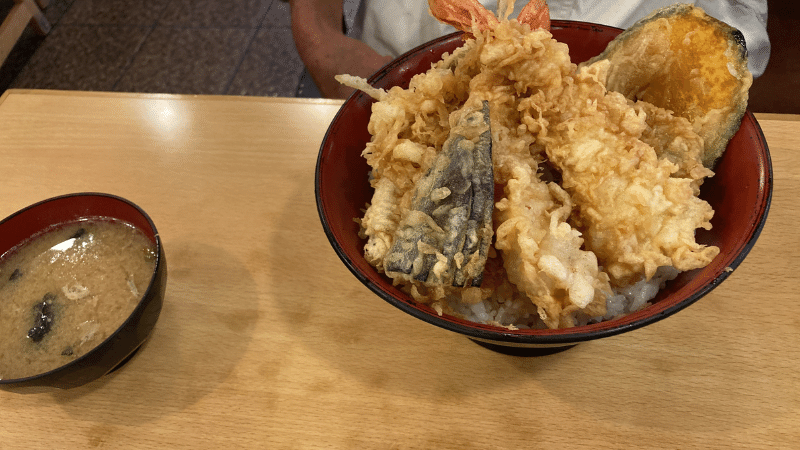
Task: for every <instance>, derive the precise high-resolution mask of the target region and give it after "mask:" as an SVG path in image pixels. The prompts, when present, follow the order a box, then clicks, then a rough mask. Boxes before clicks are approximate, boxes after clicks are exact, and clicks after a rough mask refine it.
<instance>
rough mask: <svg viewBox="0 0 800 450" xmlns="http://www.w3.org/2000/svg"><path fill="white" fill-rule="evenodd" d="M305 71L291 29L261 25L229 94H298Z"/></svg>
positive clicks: (285, 95)
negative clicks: (301, 74)
mask: <svg viewBox="0 0 800 450" xmlns="http://www.w3.org/2000/svg"><path fill="white" fill-rule="evenodd" d="M302 71H303V63H302V61H301V60H300V56H299V55H298V54H297V50H295V47H294V41H292V33H291V30H290V29H289V28H261V29H260V30H259V31H258V34H257V35H256V38H255V39H254V40H253V43H252V44H250V47H249V48H248V50H247V54H246V55H245V58H244V61H242V65H241V66H240V67H239V70H238V72H236V76H235V77H234V79H233V83H231V86H230V88H229V89H228V92H227V94H230V95H256V96H270V97H294V96H295V90H296V89H297V82H298V80H299V77H300V73H301V72H302Z"/></svg>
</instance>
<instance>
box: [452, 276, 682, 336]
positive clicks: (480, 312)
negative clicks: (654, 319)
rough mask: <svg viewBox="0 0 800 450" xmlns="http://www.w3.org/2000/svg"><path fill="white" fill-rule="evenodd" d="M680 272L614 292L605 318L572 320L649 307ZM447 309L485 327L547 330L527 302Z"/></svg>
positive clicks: (578, 322) (457, 301) (492, 302)
mask: <svg viewBox="0 0 800 450" xmlns="http://www.w3.org/2000/svg"><path fill="white" fill-rule="evenodd" d="M679 273H680V272H679V271H678V270H677V269H675V268H674V267H671V266H664V267H659V268H658V270H657V271H656V273H655V275H654V276H653V278H651V279H650V280H645V279H642V280H639V281H638V282H636V283H634V284H632V285H630V286H625V287H622V288H617V289H614V295H610V296H608V297H607V298H606V314H605V315H604V316H600V317H589V316H587V315H585V314H583V313H582V312H580V311H579V312H578V313H577V314H576V316H575V321H576V325H586V324H590V323H597V322H602V321H604V320H611V319H614V318H617V317H620V316H624V315H626V314H630V313H632V312H636V311H639V310H641V309H643V308H645V307H646V306H648V305H650V303H649V302H650V300H652V299H654V298H655V297H656V295H657V294H658V291H659V290H661V289H662V288H663V287H664V286H665V284H666V283H667V282H668V281H670V280H674V279H675V277H677V276H678V274H679ZM447 306H448V307H449V308H450V309H451V310H452V311H453V313H454V314H455V315H457V316H460V317H463V318H464V319H466V320H469V321H471V322H477V323H483V324H487V325H499V326H503V327H506V328H509V329H531V328H532V329H544V328H547V326H546V325H545V324H544V322H542V320H541V318H539V314H538V312H537V309H536V305H534V304H533V302H531V301H530V300H528V299H527V298H518V297H515V298H512V299H495V298H491V299H487V300H484V301H482V302H478V303H476V304H474V305H468V304H465V303H463V302H462V301H460V299H447Z"/></svg>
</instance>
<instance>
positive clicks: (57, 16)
mask: <svg viewBox="0 0 800 450" xmlns="http://www.w3.org/2000/svg"><path fill="white" fill-rule="evenodd" d="M74 2H75V0H50V4H49V5H47V8H45V9H44V10H43V11H42V12H44V16H45V17H47V20H48V21H49V22H50V25H56V24H57V23H58V22H59V21H61V19H62V18H63V17H64V14H66V13H67V11H68V10H69V8H70V6H72V4H73V3H74Z"/></svg>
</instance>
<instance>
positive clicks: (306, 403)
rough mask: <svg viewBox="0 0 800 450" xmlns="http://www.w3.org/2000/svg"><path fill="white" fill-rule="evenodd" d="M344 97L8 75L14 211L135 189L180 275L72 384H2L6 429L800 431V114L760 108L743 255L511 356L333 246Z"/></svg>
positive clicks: (118, 432) (116, 441) (610, 443)
mask: <svg viewBox="0 0 800 450" xmlns="http://www.w3.org/2000/svg"><path fill="white" fill-rule="evenodd" d="M338 108H339V103H338V102H329V101H304V100H295V99H274V98H239V97H195V96H172V95H129V94H104V93H85V92H53V91H16V90H12V91H8V92H6V93H5V95H3V97H2V98H0V173H2V174H3V176H2V184H1V185H0V186H2V197H0V216H3V217H4V216H7V215H9V214H11V213H13V212H15V211H17V210H18V209H20V208H23V207H25V206H26V205H28V204H31V203H34V202H36V201H38V200H42V199H45V198H48V197H51V196H55V195H60V194H65V193H70V192H78V191H100V192H109V193H113V194H117V195H120V196H122V197H125V198H127V199H129V200H132V201H133V202H135V203H137V204H139V205H140V206H141V207H142V208H143V209H144V210H145V211H147V212H148V213H149V214H150V216H151V217H152V218H153V220H154V222H155V223H156V226H157V227H158V229H159V231H160V233H161V236H162V237H163V240H164V245H165V248H166V252H167V260H168V261H169V281H168V287H167V293H166V299H165V304H164V310H163V312H162V315H161V318H160V320H159V322H158V324H157V325H156V329H155V331H154V334H153V336H152V337H151V339H150V340H149V341H148V342H147V343H146V345H145V347H144V348H143V350H142V351H140V352H139V353H138V354H137V355H136V356H135V357H134V358H133V359H132V360H131V361H130V362H129V363H128V364H127V365H125V366H124V367H123V368H122V369H121V370H119V371H117V372H115V373H113V374H112V375H109V376H106V377H104V378H102V379H100V380H98V381H95V382H93V383H90V384H89V385H86V386H83V387H80V388H76V389H72V390H66V391H59V390H56V391H52V392H45V393H35V394H19V393H14V392H7V391H0V448H3V449H7V448H8V449H16V448H25V449H29V448H124V449H138V448H158V449H181V448H187V449H228V448H230V449H240V448H258V449H306V448H337V449H338V448H348V449H349V448H352V449H371V448H378V449H411V448H419V449H443V448H452V449H459V450H461V449H477V448H486V449H502V448H515V449H519V448H526V449H527V448H587V449H589V448H591V449H595V448H598V449H600V448H622V449H628V448H664V449H676V448H686V449H689V448H692V449H694V448H719V449H730V448H746V449H761V448H763V449H773V448H798V447H797V446H798V445H800V427H799V426H798V425H800V381H798V380H800V350H798V348H800V345H798V344H800V339H798V336H799V335H800V294H798V291H797V286H798V284H800V276H799V275H798V273H800V238H799V237H798V236H799V235H798V232H797V231H796V229H797V223H798V222H800V208H798V206H797V200H796V195H797V193H798V192H800V168H798V167H800V152H798V149H800V117H797V116H795V117H792V116H776V115H762V116H758V118H759V121H760V124H761V126H762V128H763V130H764V133H765V135H766V137H767V142H768V143H769V147H770V151H771V153H772V160H773V164H774V175H775V190H774V196H773V200H772V208H771V210H770V214H769V219H768V221H767V224H766V227H765V228H764V230H763V233H762V235H761V238H760V239H759V241H758V243H757V245H756V246H755V248H754V249H753V250H752V252H751V253H750V255H749V256H748V257H747V259H746V260H745V261H744V263H743V264H742V265H741V266H740V267H739V268H738V269H737V270H736V272H735V273H734V274H733V275H732V276H731V277H730V278H729V279H728V280H727V281H725V283H723V284H722V285H721V286H720V287H719V288H717V289H716V290H714V291H713V292H712V293H711V294H710V295H708V296H707V297H705V298H703V299H702V300H701V301H699V302H698V303H696V304H695V305H693V306H691V307H690V308H688V309H687V310H685V311H682V312H680V313H678V314H676V315H675V316H673V317H670V318H669V319H667V320H664V321H661V322H659V323H656V324H654V325H652V326H648V327H646V328H644V329H640V330H637V331H633V332H630V333H626V334H623V335H620V336H617V337H613V338H608V339H603V340H600V341H594V342H589V343H585V344H581V345H579V346H577V347H575V348H572V349H570V350H568V351H565V352H562V353H559V354H556V355H550V356H545V357H537V358H521V357H513V356H504V355H501V354H497V353H493V352H491V351H489V350H486V349H484V348H482V347H480V346H478V345H476V344H474V343H472V342H470V341H469V340H467V339H465V338H463V337H461V336H459V335H456V334H454V333H450V332H447V331H444V330H441V329H439V328H436V327H434V326H431V325H428V324H425V323H423V322H421V321H419V320H416V319H413V318H411V317H410V316H408V315H406V314H404V313H402V312H400V311H399V310H397V309H395V308H394V307H392V306H390V305H389V304H387V303H385V302H384V301H382V300H380V299H379V298H378V297H376V296H375V295H373V294H372V293H370V291H368V290H367V289H366V288H365V287H363V286H362V285H361V284H360V283H359V282H358V281H357V280H356V279H355V277H353V276H352V275H351V274H350V273H349V272H348V270H347V269H346V268H345V267H344V266H343V265H342V264H341V263H340V261H339V259H338V258H337V257H336V255H335V254H334V252H333V250H332V249H331V247H330V245H329V243H328V241H327V239H326V238H325V235H324V234H323V232H322V228H321V226H320V221H319V219H318V216H317V212H316V206H315V201H314V194H313V192H314V181H313V175H314V165H315V161H316V157H317V151H318V147H319V143H320V141H321V139H322V136H323V134H324V132H325V130H326V128H327V125H328V123H329V121H330V120H331V118H332V117H333V115H334V114H335V113H336V111H337V110H338Z"/></svg>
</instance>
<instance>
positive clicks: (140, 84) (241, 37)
mask: <svg viewBox="0 0 800 450" xmlns="http://www.w3.org/2000/svg"><path fill="white" fill-rule="evenodd" d="M253 33H255V30H248V29H240V28H168V27H161V26H158V27H156V28H155V29H154V30H153V32H152V33H151V34H150V36H148V38H147V40H146V41H145V43H144V44H143V45H142V48H141V50H140V51H139V52H138V53H137V54H136V57H135V58H134V60H133V62H132V63H131V65H130V67H129V68H128V70H127V71H126V72H125V74H124V75H123V76H122V79H120V81H119V83H118V84H117V86H116V87H115V89H114V90H115V91H127V92H158V93H170V94H223V93H225V88H226V87H227V86H228V84H229V83H230V80H231V78H232V77H233V75H234V73H235V71H236V67H237V66H238V64H239V62H240V61H241V59H242V57H243V55H244V51H245V48H246V47H247V43H248V42H249V41H250V39H251V37H252V34H253Z"/></svg>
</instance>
